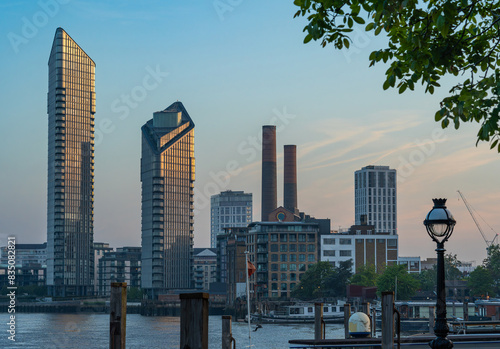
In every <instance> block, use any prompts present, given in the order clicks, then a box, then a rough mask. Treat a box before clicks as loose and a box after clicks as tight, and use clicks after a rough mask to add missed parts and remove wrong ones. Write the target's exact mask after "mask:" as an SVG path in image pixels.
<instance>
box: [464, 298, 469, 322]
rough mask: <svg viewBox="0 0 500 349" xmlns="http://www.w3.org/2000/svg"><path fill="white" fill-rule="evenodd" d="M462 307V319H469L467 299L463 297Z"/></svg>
mask: <svg viewBox="0 0 500 349" xmlns="http://www.w3.org/2000/svg"><path fill="white" fill-rule="evenodd" d="M463 307H464V321H469V301H468V300H466V299H464V301H463Z"/></svg>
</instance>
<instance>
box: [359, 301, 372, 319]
mask: <svg viewBox="0 0 500 349" xmlns="http://www.w3.org/2000/svg"><path fill="white" fill-rule="evenodd" d="M361 312H363V313H365V314H366V315H367V316H368V317H370V303H369V302H363V303H361Z"/></svg>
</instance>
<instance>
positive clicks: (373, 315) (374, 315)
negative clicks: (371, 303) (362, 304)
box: [370, 308, 377, 338]
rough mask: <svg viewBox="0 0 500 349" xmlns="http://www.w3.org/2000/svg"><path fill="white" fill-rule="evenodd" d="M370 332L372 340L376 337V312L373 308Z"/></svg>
mask: <svg viewBox="0 0 500 349" xmlns="http://www.w3.org/2000/svg"><path fill="white" fill-rule="evenodd" d="M370 319H371V322H372V323H371V325H372V327H371V330H372V338H375V337H377V311H376V310H375V308H373V309H372V316H371V318H370Z"/></svg>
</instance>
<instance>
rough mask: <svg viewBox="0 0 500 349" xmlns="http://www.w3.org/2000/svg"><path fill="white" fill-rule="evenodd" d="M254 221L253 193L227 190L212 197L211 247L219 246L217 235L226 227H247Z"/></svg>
mask: <svg viewBox="0 0 500 349" xmlns="http://www.w3.org/2000/svg"><path fill="white" fill-rule="evenodd" d="M250 223H252V194H251V193H244V192H242V191H232V190H226V191H223V192H221V193H220V194H216V195H212V197H211V198H210V226H211V229H210V247H212V248H216V247H217V235H219V234H224V228H236V227H246V226H248V224H250Z"/></svg>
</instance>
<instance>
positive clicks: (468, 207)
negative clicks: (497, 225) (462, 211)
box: [457, 190, 498, 250]
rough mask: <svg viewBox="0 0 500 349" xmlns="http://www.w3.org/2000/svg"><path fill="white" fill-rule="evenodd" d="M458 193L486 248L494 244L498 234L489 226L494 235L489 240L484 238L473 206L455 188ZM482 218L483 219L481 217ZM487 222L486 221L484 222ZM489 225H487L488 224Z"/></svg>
mask: <svg viewBox="0 0 500 349" xmlns="http://www.w3.org/2000/svg"><path fill="white" fill-rule="evenodd" d="M457 192H458V194H459V195H460V197H461V198H462V201H463V202H464V204H465V207H467V210H468V211H469V213H470V215H471V217H472V219H473V220H474V223H476V227H477V229H478V230H479V232H480V233H481V236H482V237H483V239H484V242H486V250H488V249H489V248H490V246H491V245H494V244H495V241H496V240H497V239H498V234H497V233H496V232H495V231H494V230H493V228H492V227H490V229H491V230H493V232H494V233H495V237H494V238H493V240H491V241H489V240H488V239H486V235H485V234H484V232H483V229H481V226H480V225H479V222H478V221H477V219H476V216H475V215H474V212H473V208H472V206H471V205H469V203H468V202H467V199H466V198H465V196H464V195H463V194H462V193H461V192H460V190H457ZM483 220H484V219H483ZM486 224H488V223H486ZM488 226H489V225H488Z"/></svg>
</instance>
